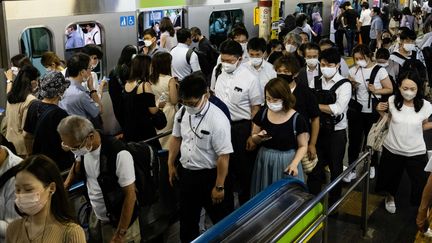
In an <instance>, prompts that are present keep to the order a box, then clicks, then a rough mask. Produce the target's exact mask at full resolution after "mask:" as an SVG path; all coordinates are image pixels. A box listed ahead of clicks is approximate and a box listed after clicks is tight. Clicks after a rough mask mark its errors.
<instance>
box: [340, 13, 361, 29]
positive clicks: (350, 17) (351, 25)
mask: <svg viewBox="0 0 432 243" xmlns="http://www.w3.org/2000/svg"><path fill="white" fill-rule="evenodd" d="M342 16H343V17H344V19H345V20H344V22H345V24H346V25H347V27H346V28H348V29H351V30H356V29H357V18H358V15H357V13H356V11H355V10H354V9H347V10H346V11H345V12H344V13H343V14H342Z"/></svg>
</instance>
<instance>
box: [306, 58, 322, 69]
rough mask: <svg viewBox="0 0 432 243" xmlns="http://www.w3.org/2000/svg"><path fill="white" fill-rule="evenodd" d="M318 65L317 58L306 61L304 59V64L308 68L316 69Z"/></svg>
mask: <svg viewBox="0 0 432 243" xmlns="http://www.w3.org/2000/svg"><path fill="white" fill-rule="evenodd" d="M318 63H319V60H318V58H308V59H306V64H307V65H308V66H309V67H316V66H317V65H318Z"/></svg>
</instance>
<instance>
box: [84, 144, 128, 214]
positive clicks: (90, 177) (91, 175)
mask: <svg viewBox="0 0 432 243" xmlns="http://www.w3.org/2000/svg"><path fill="white" fill-rule="evenodd" d="M100 151H101V146H99V148H98V149H96V150H94V151H92V152H90V153H87V154H86V155H84V167H85V171H86V174H87V190H88V195H89V198H90V203H91V205H92V208H93V210H94V212H95V214H96V217H97V218H98V219H99V220H102V221H108V220H109V218H108V217H107V216H106V214H107V210H106V206H105V202H104V199H103V194H102V189H101V188H100V186H99V183H98V181H97V178H98V176H99V174H100V171H99V167H100V165H99V164H100ZM116 175H117V177H118V183H119V185H120V186H121V187H126V186H129V185H131V184H132V183H134V182H135V169H134V165H133V158H132V155H131V154H130V153H129V152H128V151H126V150H122V151H120V152H119V153H118V154H117V160H116Z"/></svg>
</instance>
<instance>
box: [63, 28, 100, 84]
mask: <svg viewBox="0 0 432 243" xmlns="http://www.w3.org/2000/svg"><path fill="white" fill-rule="evenodd" d="M103 30H104V28H103V26H102V25H101V24H99V23H96V22H79V23H72V24H70V25H68V26H66V28H65V32H64V36H65V39H64V43H65V53H64V57H65V60H68V59H69V58H70V57H71V56H72V55H73V54H74V53H77V52H80V51H81V49H82V48H83V47H84V46H86V45H90V44H92V45H97V46H99V48H100V49H101V51H102V53H104V44H105V39H104V31H103ZM105 60H106V57H105V56H104V57H102V60H99V62H98V63H97V65H96V66H95V67H94V68H93V70H92V71H93V72H95V73H96V74H97V75H98V79H101V78H102V72H103V70H104V68H105V63H106V62H105Z"/></svg>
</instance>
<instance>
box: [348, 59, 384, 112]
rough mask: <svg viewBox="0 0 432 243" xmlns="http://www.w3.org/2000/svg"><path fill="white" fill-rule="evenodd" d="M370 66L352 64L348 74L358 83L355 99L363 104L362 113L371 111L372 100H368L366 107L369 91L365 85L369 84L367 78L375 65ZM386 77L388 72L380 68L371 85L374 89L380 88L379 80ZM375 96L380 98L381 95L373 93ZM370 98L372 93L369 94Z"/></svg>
mask: <svg viewBox="0 0 432 243" xmlns="http://www.w3.org/2000/svg"><path fill="white" fill-rule="evenodd" d="M376 65H377V64H375V65H374V66H372V67H371V68H358V67H357V66H354V67H352V68H351V69H350V76H351V77H352V78H353V79H354V80H355V81H356V82H357V83H359V85H358V86H357V101H358V102H359V103H360V104H362V105H363V108H362V112H363V113H372V101H371V102H370V107H368V103H369V92H368V88H367V85H368V84H369V82H368V79H369V78H370V76H371V74H372V69H373V68H374V67H375V66H376ZM387 77H388V73H387V71H386V69H385V68H380V69H379V71H378V72H377V74H376V76H375V80H374V82H373V85H374V86H375V89H382V84H381V80H384V79H385V78H387ZM375 96H376V97H377V98H381V95H378V94H377V95H375ZM354 97H355V96H354V94H352V99H355V98H354ZM371 98H373V95H372V94H371Z"/></svg>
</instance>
